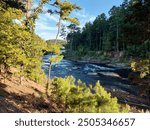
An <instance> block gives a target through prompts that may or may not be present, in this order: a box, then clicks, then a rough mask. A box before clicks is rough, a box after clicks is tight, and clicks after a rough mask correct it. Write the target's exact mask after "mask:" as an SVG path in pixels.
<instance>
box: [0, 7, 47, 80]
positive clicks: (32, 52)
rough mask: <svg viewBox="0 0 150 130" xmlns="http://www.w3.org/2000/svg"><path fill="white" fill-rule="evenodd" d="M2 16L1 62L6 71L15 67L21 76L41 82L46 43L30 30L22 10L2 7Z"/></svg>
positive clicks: (0, 36) (0, 13) (0, 23)
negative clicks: (25, 22)
mask: <svg viewBox="0 0 150 130" xmlns="http://www.w3.org/2000/svg"><path fill="white" fill-rule="evenodd" d="M0 16H1V19H0V64H2V65H4V66H5V71H7V69H8V68H10V67H15V68H17V69H18V70H19V71H18V74H19V75H20V76H28V77H29V78H31V79H32V80H35V81H37V82H41V81H40V80H41V79H42V77H43V74H44V73H43V71H42V70H41V65H42V55H43V52H42V50H45V49H46V43H45V42H44V41H43V40H42V39H41V38H39V37H38V36H37V35H36V34H35V33H31V32H29V31H28V29H27V27H26V26H25V24H24V21H23V20H22V17H24V13H23V12H22V11H21V10H18V9H15V8H8V9H7V10H6V9H3V8H0ZM16 21H19V23H17V22H16Z"/></svg>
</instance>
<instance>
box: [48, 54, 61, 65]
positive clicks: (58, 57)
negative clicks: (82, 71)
mask: <svg viewBox="0 0 150 130" xmlns="http://www.w3.org/2000/svg"><path fill="white" fill-rule="evenodd" d="M62 59H63V55H57V56H54V57H51V58H50V62H51V63H57V62H59V61H60V60H62Z"/></svg>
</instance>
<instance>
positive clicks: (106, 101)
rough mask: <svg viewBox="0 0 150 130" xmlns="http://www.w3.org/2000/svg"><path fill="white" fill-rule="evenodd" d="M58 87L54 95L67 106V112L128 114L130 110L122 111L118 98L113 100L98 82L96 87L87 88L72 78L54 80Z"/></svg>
mask: <svg viewBox="0 0 150 130" xmlns="http://www.w3.org/2000/svg"><path fill="white" fill-rule="evenodd" d="M53 85H55V86H56V88H55V89H54V91H53V93H54V94H55V96H56V99H57V100H58V101H59V102H60V103H63V104H64V105H65V109H66V112H103V113H106V112H115V113H118V112H128V109H127V108H126V109H123V110H121V109H120V107H121V106H120V105H119V104H118V103H117V98H112V97H111V94H110V93H107V91H105V90H104V88H103V87H102V86H101V85H100V82H99V81H98V82H97V83H96V85H95V86H94V87H93V86H90V87H87V86H86V85H85V83H82V82H81V81H80V80H78V81H77V83H76V80H75V78H73V77H72V76H69V77H65V78H54V80H53Z"/></svg>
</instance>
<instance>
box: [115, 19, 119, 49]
mask: <svg viewBox="0 0 150 130" xmlns="http://www.w3.org/2000/svg"><path fill="white" fill-rule="evenodd" d="M116 49H117V52H119V25H118V21H117V33H116Z"/></svg>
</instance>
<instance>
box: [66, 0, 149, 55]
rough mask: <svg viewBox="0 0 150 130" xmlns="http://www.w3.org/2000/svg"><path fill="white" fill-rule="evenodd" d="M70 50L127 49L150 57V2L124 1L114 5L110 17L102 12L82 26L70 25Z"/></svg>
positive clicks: (130, 53)
mask: <svg viewBox="0 0 150 130" xmlns="http://www.w3.org/2000/svg"><path fill="white" fill-rule="evenodd" d="M68 29H69V30H70V33H69V34H68V35H67V41H68V43H69V44H68V46H67V47H68V49H70V50H74V51H78V50H79V49H82V50H83V51H85V52H88V51H106V52H107V51H115V52H119V51H124V52H126V54H128V55H129V56H135V57H137V56H138V57H139V56H140V57H147V56H148V52H149V51H150V1H149V0H130V1H128V0H124V2H123V3H122V4H121V5H120V6H119V7H116V6H113V7H112V8H111V9H110V11H109V17H107V16H106V14H104V13H102V14H100V15H99V16H97V17H96V19H95V20H94V21H93V22H92V23H91V22H88V23H86V24H85V26H84V27H83V28H82V29H81V28H79V27H78V26H76V25H74V24H71V25H70V26H68Z"/></svg>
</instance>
